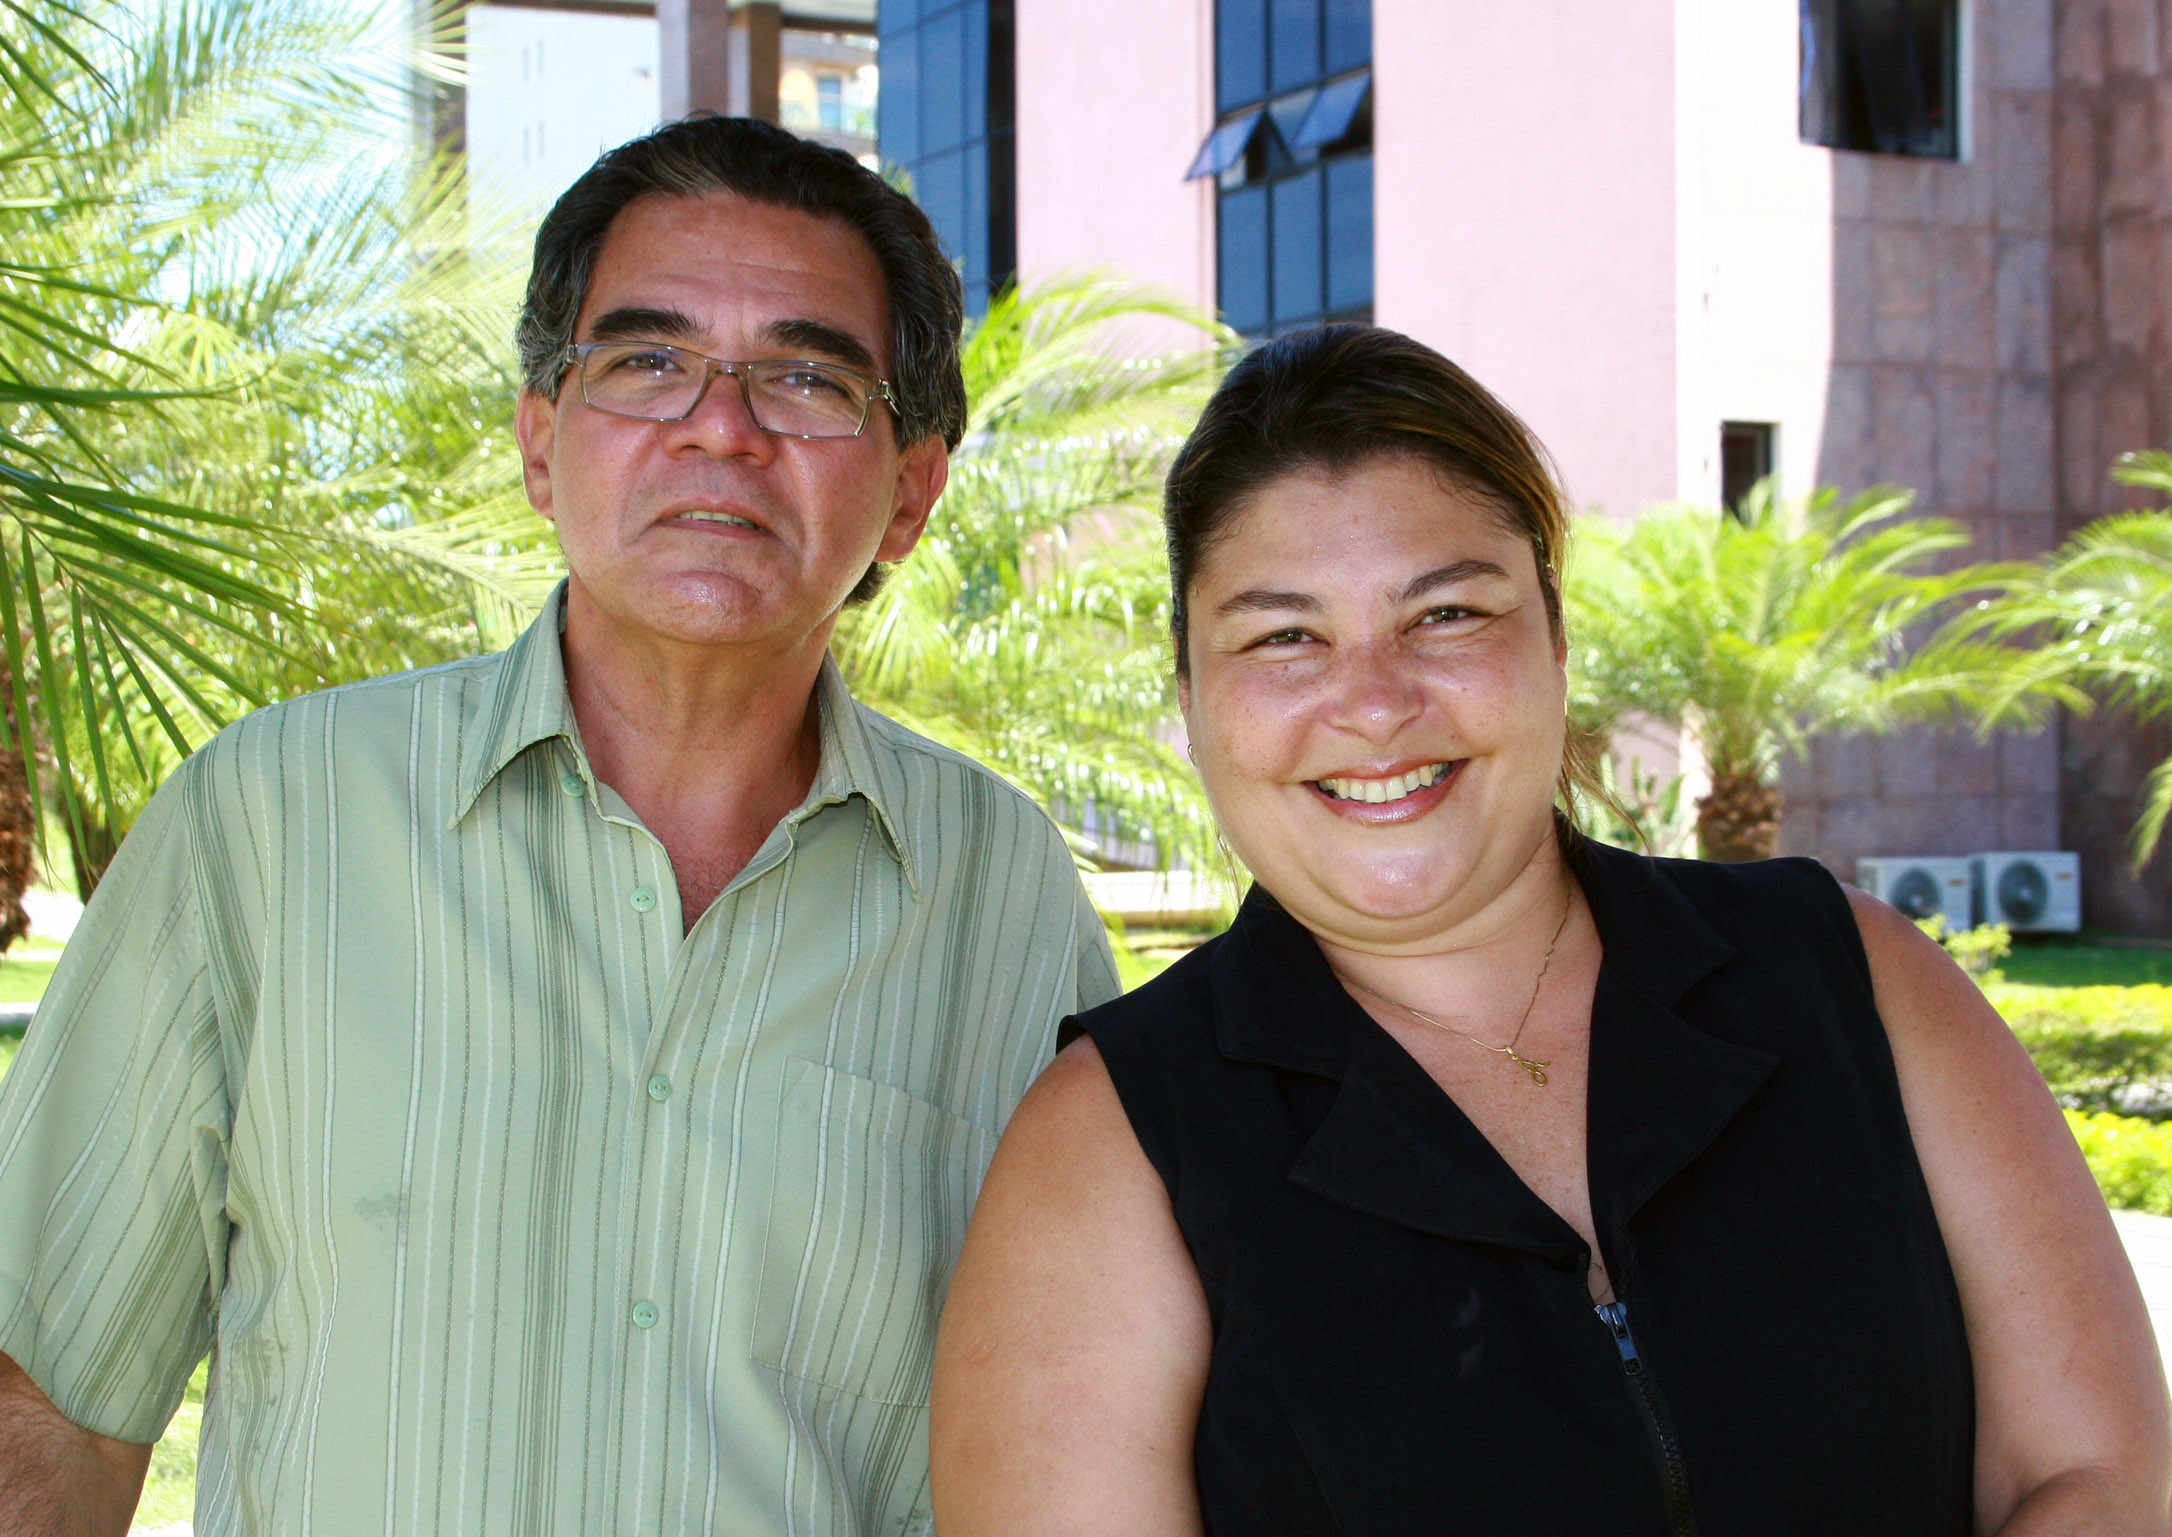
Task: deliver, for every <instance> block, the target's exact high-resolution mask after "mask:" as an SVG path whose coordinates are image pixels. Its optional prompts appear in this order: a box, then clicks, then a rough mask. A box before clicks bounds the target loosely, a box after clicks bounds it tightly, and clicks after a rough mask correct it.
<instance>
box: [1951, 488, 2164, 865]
mask: <svg viewBox="0 0 2172 1537" xmlns="http://www.w3.org/2000/svg"><path fill="white" fill-rule="evenodd" d="M2112 473H2113V474H2114V475H2116V476H2117V477H2118V478H2119V479H2121V480H2123V481H2125V482H2127V484H2129V485H2135V486H2147V487H2150V488H2151V489H2153V490H2156V491H2159V492H2164V493H2167V494H2172V454H2166V453H2162V452H2151V453H2139V454H2128V455H2125V456H2124V457H2122V458H2121V460H2120V461H2119V463H2118V465H2117V466H2116V467H2115V468H2114V469H2113V472H2112ZM1980 620H1981V628H1982V630H1983V631H1984V633H1987V634H1989V635H1991V636H1995V637H1998V638H2002V639H2004V638H2010V637H2024V638H2026V639H2028V640H2029V641H2030V642H2032V646H2031V649H2029V650H2026V651H2020V652H2016V653H2015V665H2014V667H2013V669H2012V671H2011V673H2010V674H2009V676H2008V677H2007V678H2006V679H2005V680H2004V681H2003V682H2002V683H2001V685H2000V686H1999V688H1998V690H1997V691H1996V693H1995V695H1994V697H1993V699H1992V700H1991V702H1990V708H1989V710H1988V711H1987V717H1988V719H1989V720H1991V721H1993V722H1996V721H1999V720H2003V719H2005V718H2006V717H2007V716H2008V715H2009V714H2010V713H2011V711H2012V707H2013V703H2014V701H2016V700H2026V699H2027V698H2028V697H2029V696H2030V695H2031V694H2032V693H2035V692H2039V691H2042V690H2046V689H2057V690H2059V692H2060V696H2061V697H2062V698H2063V699H2064V700H2065V702H2067V703H2068V704H2070V705H2072V706H2074V707H2075V708H2079V709H2086V708H2088V707H2089V705H2090V703H2091V701H2092V700H2097V701H2102V702H2103V703H2105V704H2108V705H2112V706H2114V707H2116V708H2121V709H2125V710H2128V711H2130V712H2131V713H2132V714H2134V715H2135V716H2136V717H2137V718H2139V719H2142V720H2152V719H2161V718H2163V717H2165V716H2167V715H2172V512H2168V511H2165V510H2161V509H2160V510H2158V511H2155V512H2129V513H2120V514H2115V515H2114V516H2111V517H2107V518H2101V519H2099V520H2098V521H2096V522H2094V523H2092V524H2090V525H2089V526H2088V527H2086V528H2084V529H2082V530H2081V531H2080V532H2079V533H2077V534H2075V535H2074V537H2073V538H2071V539H2069V540H2068V541H2067V542H2066V543H2065V544H2063V545H2061V546H2060V547H2059V548H2058V549H2056V550H2053V551H2052V552H2051V553H2050V554H2048V555H2047V556H2045V557H2044V558H2043V560H2042V561H2040V562H2037V563H2035V564H2032V565H2031V566H2029V567H2028V568H2027V569H2026V570H2025V571H2023V572H2022V573H2021V574H2019V575H2018V576H2017V577H2016V578H2015V579H2014V580H2013V581H2012V582H2011V583H2009V584H2008V586H2007V588H2006V590H2005V592H2004V593H2003V595H2002V596H2001V597H1999V598H1998V599H1997V600H1995V601H1994V602H1992V603H1991V604H1990V605H1989V606H1988V607H1986V608H1985V609H1984V610H1982V611H1981V615H1980ZM2168 814H2172V757H2168V758H2166V759H2165V760H2164V761H2163V762H2162V763H2159V764H2158V765H2157V766H2156V767H2155V768H2154V769H2153V770H2151V771H2150V774H2149V776H2148V778H2147V779H2146V780H2145V781H2144V794H2143V806H2142V812H2141V815H2140V816H2139V817H2138V818H2137V819H2136V821H2135V824H2134V830H2133V832H2132V834H2131V836H2130V840H2129V850H2130V852H2131V853H2132V855H2133V858H2134V866H2135V869H2136V870H2137V871H2139V870H2140V869H2141V867H2142V866H2143V865H2145V864H2146V863H2148V861H2149V859H2150V857H2151V855H2153V854H2154V853H2155V852H2156V851H2157V845H2158V841H2159V839H2160V838H2161V837H2162V835H2163V832H2164V824H2165V818H2166V816H2167V815H2168Z"/></svg>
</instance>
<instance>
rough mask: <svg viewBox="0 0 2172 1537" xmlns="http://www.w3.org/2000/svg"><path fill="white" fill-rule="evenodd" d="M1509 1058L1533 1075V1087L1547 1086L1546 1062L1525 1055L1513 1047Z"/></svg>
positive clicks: (1541, 1087)
mask: <svg viewBox="0 0 2172 1537" xmlns="http://www.w3.org/2000/svg"><path fill="white" fill-rule="evenodd" d="M1508 1060H1509V1061H1511V1062H1513V1063H1515V1064H1516V1065H1517V1066H1518V1067H1520V1068H1522V1069H1523V1070H1524V1071H1525V1072H1527V1073H1529V1074H1530V1075H1531V1086H1532V1087H1533V1088H1536V1089H1543V1088H1545V1087H1546V1064H1545V1063H1543V1062H1539V1061H1535V1060H1533V1059H1532V1058H1530V1057H1527V1056H1525V1055H1524V1054H1523V1053H1522V1052H1519V1051H1515V1050H1513V1049H1512V1050H1510V1052H1509V1054H1508Z"/></svg>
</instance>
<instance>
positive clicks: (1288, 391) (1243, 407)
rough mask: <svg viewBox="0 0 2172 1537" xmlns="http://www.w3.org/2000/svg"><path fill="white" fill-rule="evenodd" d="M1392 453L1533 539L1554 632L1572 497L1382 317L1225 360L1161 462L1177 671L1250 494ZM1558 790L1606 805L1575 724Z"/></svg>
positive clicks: (1478, 397)
mask: <svg viewBox="0 0 2172 1537" xmlns="http://www.w3.org/2000/svg"><path fill="white" fill-rule="evenodd" d="M1395 458H1407V459H1415V460H1419V461H1421V462H1423V463H1425V464H1429V465H1431V466H1432V467H1433V469H1434V470H1435V471H1436V472H1437V473H1438V474H1439V475H1440V476H1441V477H1442V478H1443V479H1444V480H1446V481H1447V482H1449V483H1450V484H1452V485H1454V486H1457V487H1459V488H1461V489H1464V490H1466V491H1469V492H1472V493H1474V494H1475V495H1477V496H1478V497H1479V498H1480V499H1481V500H1483V501H1484V502H1485V504H1486V505H1487V506H1488V507H1490V508H1491V509H1492V510H1493V513H1494V515H1495V516H1496V517H1498V518H1499V519H1500V521H1501V523H1502V525H1503V526H1504V527H1505V528H1507V529H1508V530H1509V531H1510V532H1512V533H1514V534H1516V535H1517V536H1518V537H1520V538H1522V539H1523V540H1525V541H1526V542H1527V543H1528V544H1529V545H1530V546H1531V554H1532V557H1533V559H1534V560H1535V561H1536V562H1537V564H1538V578H1539V590H1540V592H1541V593H1542V594H1543V595H1544V598H1545V603H1546V622H1547V624H1548V626H1549V627H1550V628H1551V629H1552V631H1553V633H1554V635H1555V636H1556V638H1559V637H1560V636H1561V634H1562V618H1561V576H1560V573H1561V562H1562V557H1563V555H1564V554H1565V553H1566V549H1567V545H1568V536H1569V512H1568V505H1567V501H1566V499H1565V498H1564V497H1563V495H1562V492H1561V485H1560V481H1559V478H1558V477H1557V476H1556V475H1555V473H1554V470H1553V467H1552V465H1551V463H1550V462H1549V460H1548V457H1547V454H1546V450H1545V449H1544V448H1543V447H1542V446H1541V445H1540V443H1539V441H1538V439H1537V438H1535V437H1533V436H1532V434H1531V429H1530V428H1528V427H1526V426H1525V425H1524V424H1523V421H1522V420H1521V419H1520V418H1519V417H1518V416H1517V415H1516V413H1515V412H1513V411H1511V410H1509V409H1508V407H1506V406H1504V405H1503V404H1501V402H1500V401H1498V400H1496V399H1495V398H1494V397H1493V395H1492V394H1491V393H1490V392H1488V391H1487V389H1486V388H1485V386H1483V385H1481V384H1480V383H1479V382H1478V381H1477V380H1476V379H1473V378H1472V377H1471V376H1470V375H1469V374H1467V373H1465V372H1464V371H1463V370H1462V369H1460V368H1458V367H1456V365H1455V364H1453V363H1451V362H1449V361H1448V359H1446V358H1444V357H1442V356H1441V355H1440V354H1439V353H1438V352H1435V351H1434V350H1433V349H1432V348H1431V347H1428V346H1426V345H1425V344H1424V343H1423V342H1419V341H1413V340H1412V339H1411V338H1410V337H1407V336H1405V335H1403V334H1402V333H1401V332H1399V331H1389V330H1385V329H1383V328H1381V327H1378V326H1365V325H1331V326H1319V327H1316V328H1314V329H1312V330H1309V331H1299V332H1296V333H1295V334H1293V335H1290V336H1284V337H1280V338H1278V339H1277V340H1275V341H1272V342H1269V343H1267V344H1266V345H1265V346H1263V347H1260V348H1259V349H1258V350H1256V351H1254V352H1252V353H1250V354H1248V355H1247V356H1246V357H1245V358H1244V359H1243V361H1241V362H1239V363H1238V364H1237V366H1236V367H1235V368H1232V369H1231V370H1230V371H1229V374H1228V376H1227V377H1226V378H1224V379H1223V380H1222V384H1221V387H1220V388H1219V389H1217V390H1216V391H1215V392H1214V398H1213V399H1212V400H1210V401H1208V402H1207V408H1206V410H1205V411H1204V412H1203V413H1202V414H1201V416H1200V418H1199V423H1198V425H1197V426H1195V427H1194V428H1193V429H1192V433H1191V436H1190V437H1188V438H1187V439H1185V441H1184V447H1183V448H1182V449H1181V450H1179V451H1178V453H1177V456H1176V462H1175V463H1174V464H1172V465H1171V466H1170V469H1169V481H1168V486H1167V490H1166V495H1165V498H1164V501H1163V504H1162V521H1163V524H1164V527H1165V528H1166V530H1167V533H1168V539H1169V586H1170V594H1169V598H1170V602H1169V627H1170V631H1171V639H1172V640H1173V641H1174V642H1175V645H1176V669H1177V676H1178V677H1180V678H1181V677H1188V676H1189V675H1190V664H1189V658H1188V656H1187V648H1186V645H1185V640H1186V636H1187V631H1188V629H1189V612H1188V601H1189V598H1190V594H1191V586H1192V582H1193V580H1194V579H1195V578H1196V577H1197V575H1198V572H1199V565H1200V562H1201V561H1202V560H1203V559H1205V557H1206V555H1207V553H1208V552H1209V551H1210V550H1211V549H1212V548H1213V547H1214V545H1215V543H1216V541H1218V540H1219V539H1221V538H1222V537H1223V536H1224V535H1226V534H1227V533H1228V532H1229V531H1230V526H1231V522H1232V520H1233V519H1234V518H1235V517H1236V516H1237V515H1238V514H1239V513H1241V512H1243V511H1244V509H1245V508H1246V507H1247V506H1248V505H1249V504H1250V503H1251V501H1252V500H1253V498H1255V497H1257V496H1258V495H1259V493H1260V492H1262V491H1263V490H1265V489H1266V488H1267V487H1268V486H1269V485H1270V484H1272V483H1273V482H1275V481H1277V480H1280V479H1282V478H1283V477H1284V476H1288V475H1294V474H1300V473H1303V472H1306V471H1314V472H1320V473H1325V474H1328V475H1340V474H1344V473H1346V472H1348V471H1350V470H1353V469H1356V468H1357V467H1359V466H1360V465H1363V464H1367V463H1370V462H1371V461H1373V460H1376V459H1395ZM1558 793H1559V796H1560V799H1561V801H1562V803H1563V804H1564V805H1565V806H1574V805H1575V803H1576V800H1577V798H1578V797H1583V798H1588V799H1596V800H1598V801H1599V802H1601V803H1602V804H1611V803H1612V797H1611V796H1610V795H1609V794H1608V792H1607V791H1606V789H1605V787H1604V785H1603V784H1602V782H1601V781H1600V779H1599V776H1598V772H1597V766H1596V753H1595V751H1594V744H1593V743H1592V742H1591V740H1590V739H1589V737H1588V736H1587V734H1586V733H1584V732H1582V731H1580V730H1579V729H1578V728H1577V727H1576V726H1575V725H1574V723H1571V725H1570V727H1569V734H1568V740H1567V742H1566V744H1565V745H1564V747H1563V750H1562V763H1561V778H1560V781H1559V785H1558Z"/></svg>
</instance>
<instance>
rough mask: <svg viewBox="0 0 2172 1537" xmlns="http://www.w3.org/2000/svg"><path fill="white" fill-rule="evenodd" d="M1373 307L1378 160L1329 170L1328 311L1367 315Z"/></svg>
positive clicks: (1359, 159)
mask: <svg viewBox="0 0 2172 1537" xmlns="http://www.w3.org/2000/svg"><path fill="white" fill-rule="evenodd" d="M1372 302H1373V157H1372V156H1370V155H1358V156H1354V157H1353V158H1351V159H1349V160H1336V161H1331V162H1329V164H1328V166H1327V308H1328V313H1330V314H1336V313H1339V312H1340V311H1343V310H1355V309H1366V308H1369V307H1370V306H1371V305H1372Z"/></svg>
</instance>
